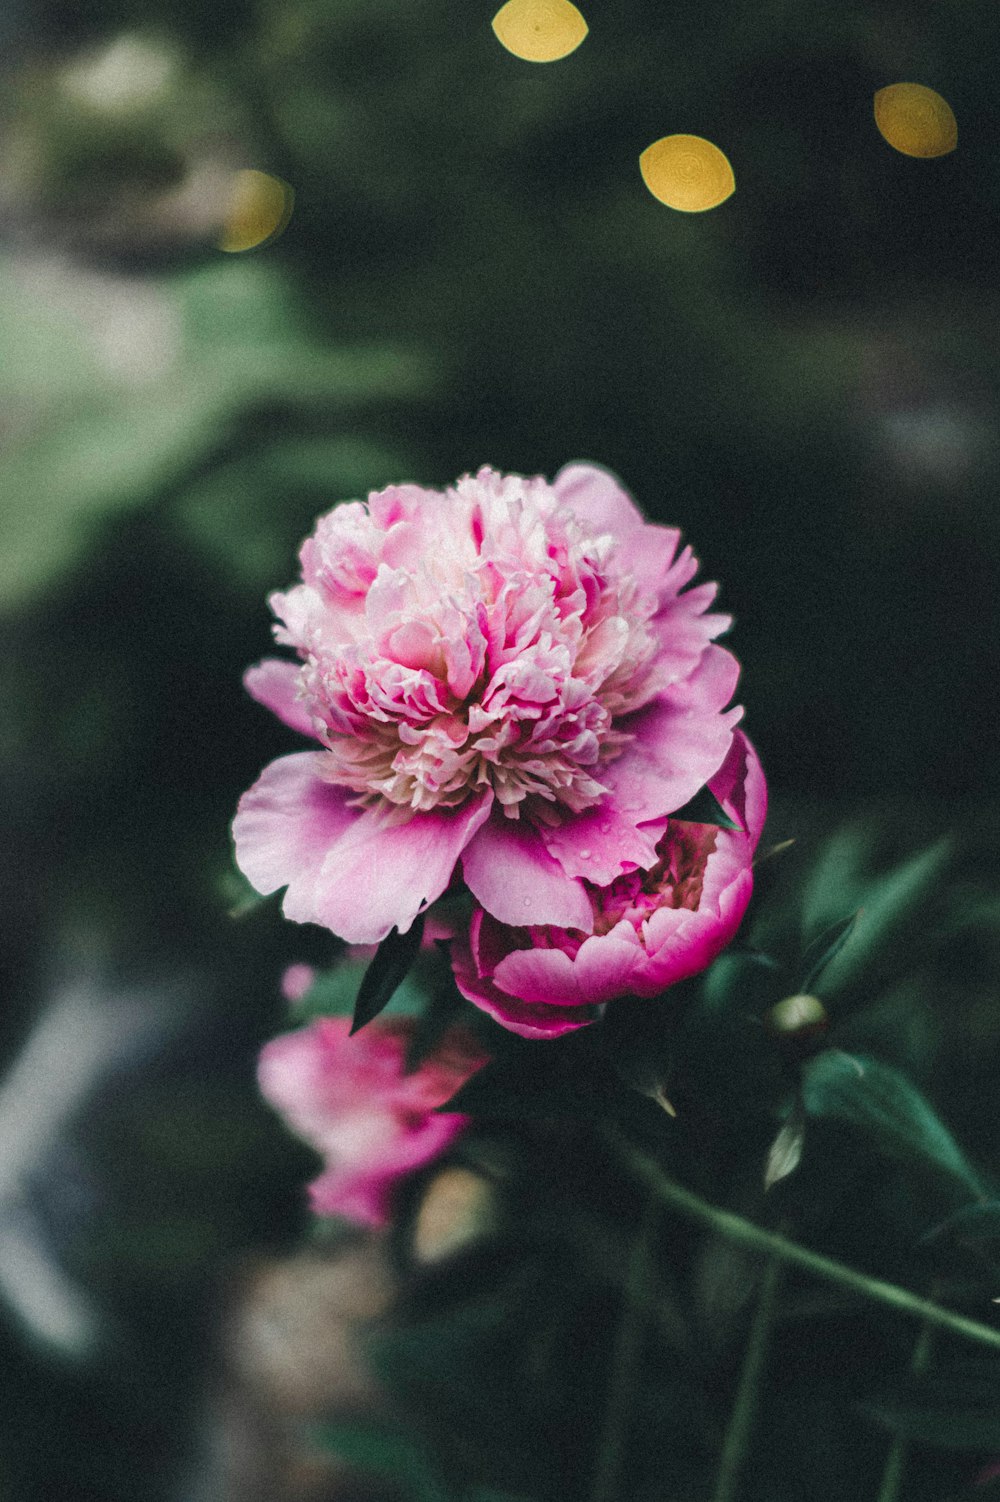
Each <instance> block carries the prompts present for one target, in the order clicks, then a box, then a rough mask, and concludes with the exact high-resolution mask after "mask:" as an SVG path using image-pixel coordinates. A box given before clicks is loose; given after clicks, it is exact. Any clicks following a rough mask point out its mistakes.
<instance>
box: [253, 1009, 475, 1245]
mask: <svg viewBox="0 0 1000 1502" xmlns="http://www.w3.org/2000/svg"><path fill="white" fill-rule="evenodd" d="M350 1026H351V1024H350V1021H349V1020H348V1019H347V1018H346V1017H322V1018H320V1019H319V1020H318V1021H316V1022H312V1023H310V1025H309V1026H308V1027H303V1028H300V1029H299V1030H298V1031H297V1032H294V1033H283V1034H282V1035H281V1036H280V1037H277V1038H272V1039H271V1041H270V1042H269V1043H265V1045H264V1047H263V1049H262V1050H261V1054H260V1060H259V1062H258V1065H257V1079H258V1082H259V1084H260V1089H261V1093H262V1094H263V1095H264V1097H265V1099H266V1100H267V1101H269V1102H270V1104H271V1105H272V1106H274V1107H275V1108H276V1109H277V1110H278V1111H280V1112H281V1114H282V1116H284V1118H285V1120H286V1122H287V1123H288V1125H289V1127H290V1128H291V1129H292V1131H293V1132H294V1133H295V1134H296V1135H297V1136H299V1137H301V1138H302V1140H303V1141H304V1142H308V1143H309V1144H310V1146H311V1147H314V1148H316V1150H317V1151H318V1152H319V1153H321V1154H322V1156H323V1158H324V1159H325V1160H326V1166H325V1168H324V1169H323V1172H322V1173H321V1174H320V1176H319V1178H318V1179H314V1180H313V1182H312V1184H310V1186H309V1194H310V1199H311V1202H312V1208H313V1209H314V1210H315V1212H316V1214H317V1215H340V1216H343V1217H344V1219H346V1220H353V1221H356V1222H357V1223H358V1224H360V1225H367V1226H382V1225H385V1224H386V1223H387V1221H388V1219H389V1203H390V1198H391V1194H392V1190H393V1187H394V1186H395V1184H396V1182H397V1180H398V1179H400V1178H402V1177H404V1175H406V1174H409V1173H413V1172H415V1170H416V1169H418V1168H422V1167H423V1165H424V1164H425V1163H429V1162H431V1160H432V1159H434V1158H436V1157H437V1156H438V1155H439V1154H440V1153H442V1152H443V1151H444V1149H445V1148H446V1147H447V1146H448V1144H449V1143H450V1142H452V1141H453V1140H454V1138H455V1137H457V1136H458V1134H459V1133H460V1132H461V1131H462V1130H463V1129H464V1127H465V1126H466V1124H467V1122H468V1117H467V1116H462V1115H459V1114H458V1113H457V1112H447V1113H436V1112H435V1107H436V1106H440V1105H443V1103H444V1102H445V1101H446V1100H448V1099H449V1098H450V1097H451V1096H452V1095H454V1093H455V1091H456V1090H457V1089H458V1087H459V1086H460V1085H462V1084H464V1083H465V1081H466V1080H467V1079H468V1078H469V1076H470V1075H472V1074H474V1073H475V1071H476V1070H477V1069H479V1068H480V1067H481V1066H482V1065H483V1064H484V1063H485V1062H486V1060H485V1058H484V1057H483V1056H482V1055H481V1054H479V1053H478V1052H477V1050H476V1048H475V1046H474V1044H473V1042H472V1039H471V1037H469V1035H467V1034H466V1033H465V1032H464V1031H461V1030H459V1029H452V1031H451V1032H450V1033H449V1034H447V1035H446V1036H445V1039H444V1040H443V1042H442V1043H441V1044H440V1045H439V1047H438V1049H437V1051H436V1053H435V1054H434V1055H433V1057H431V1058H429V1059H426V1060H425V1061H424V1063H422V1064H421V1065H420V1066H419V1068H417V1069H415V1070H414V1071H413V1073H412V1074H406V1073H405V1072H404V1062H405V1058H406V1049H407V1044H408V1043H409V1040H410V1037H411V1036H412V1032H413V1023H412V1022H411V1021H409V1020H406V1019H394V1020H393V1021H388V1020H376V1021H375V1022H372V1023H369V1025H368V1026H367V1027H366V1028H364V1029H362V1031H361V1032H359V1033H357V1034H356V1035H355V1036H354V1037H353V1038H352V1037H350Z"/></svg>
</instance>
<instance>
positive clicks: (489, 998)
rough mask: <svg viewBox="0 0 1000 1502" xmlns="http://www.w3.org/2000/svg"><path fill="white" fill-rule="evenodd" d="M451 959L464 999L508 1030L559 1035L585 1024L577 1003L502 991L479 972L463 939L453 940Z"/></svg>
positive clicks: (533, 1035) (538, 1035)
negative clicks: (527, 999)
mask: <svg viewBox="0 0 1000 1502" xmlns="http://www.w3.org/2000/svg"><path fill="white" fill-rule="evenodd" d="M451 961H452V969H453V971H454V974H455V984H456V985H457V986H458V989H459V990H460V991H461V993H462V995H463V996H464V997H465V998H466V1000H467V1001H471V1002H473V1003H474V1005H475V1006H477V1007H479V1008H480V1010H481V1011H483V1012H486V1013H487V1014H488V1015H489V1016H490V1017H493V1018H494V1019H495V1020H496V1021H497V1022H499V1023H500V1024H501V1026H503V1027H505V1028H507V1030H508V1032H512V1033H518V1034H520V1036H521V1037H522V1038H559V1037H561V1036H562V1035H563V1033H571V1032H573V1031H575V1029H576V1028H578V1027H586V1026H588V1024H589V1023H590V1021H591V1018H590V1016H589V1015H588V1014H586V1013H584V1014H583V1015H581V1013H580V1008H579V1006H573V1007H559V1006H548V1005H546V1004H542V1005H534V1004H533V1003H531V1002H524V1001H519V1000H518V999H517V998H516V997H514V996H507V995H505V993H504V992H503V991H500V990H498V989H497V987H496V986H495V985H494V984H493V982H492V981H491V980H490V979H489V978H488V977H486V976H483V975H481V974H480V973H479V971H478V969H477V966H476V964H475V961H474V959H473V957H472V952H471V950H470V948H469V945H468V943H467V942H466V941H465V940H464V939H462V940H459V941H456V943H455V944H454V946H453V948H452V955H451Z"/></svg>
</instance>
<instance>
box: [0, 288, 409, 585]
mask: <svg viewBox="0 0 1000 1502" xmlns="http://www.w3.org/2000/svg"><path fill="white" fill-rule="evenodd" d="M431 379H432V370H431V366H430V365H429V364H428V362H427V361H426V360H424V359H422V358H421V357H419V356H418V355H417V354H416V353H415V352H414V351H413V350H412V349H403V348H399V347H393V346H390V345H388V344H372V343H367V344H360V343H359V344H354V345H352V346H350V347H340V348H338V347H336V346H333V347H331V346H330V345H329V344H328V343H326V342H323V341H321V339H320V338H319V337H317V335H316V332H315V331H314V329H313V328H312V327H311V326H310V323H309V321H308V319H307V318H306V316H305V314H304V313H303V311H302V309H301V307H300V305H299V303H298V301H297V299H296V297H295V295H294V294H293V292H292V290H291V286H290V283H289V282H288V281H287V279H286V278H285V277H284V276H283V274H282V272H281V270H280V268H279V267H278V266H277V265H276V264H275V263H273V262H270V263H264V262H261V261H252V260H249V261H243V260H241V261H238V262H226V264H225V265H219V264H211V265H208V266H202V267H199V268H197V269H195V270H194V271H186V272H182V273H176V274H173V275H170V276H164V277H162V278H161V279H159V280H158V281H152V280H149V279H144V280H141V281H140V280H138V279H136V280H135V281H129V280H125V279H121V278H119V279H111V278H100V277H98V276H96V275H95V274H93V273H86V272H81V271H76V270H73V269H70V268H66V267H51V266H49V265H48V264H47V263H46V264H44V265H34V264H33V263H25V264H21V263H19V262H13V261H7V262H6V263H0V403H2V405H3V408H4V413H5V431H4V435H3V443H2V447H0V531H2V534H3V537H4V547H3V551H2V555H0V602H2V603H3V604H4V605H7V604H13V603H20V602H22V601H24V600H26V599H27V598H28V597H29V596H30V595H31V594H32V593H33V592H35V591H37V590H38V589H39V588H40V587H42V586H43V585H45V584H46V583H47V582H48V581H49V580H50V579H52V578H54V577H55V576H56V575H57V574H58V573H60V572H61V571H63V570H64V569H65V568H66V567H68V566H69V565H70V564H71V563H72V561H73V559H74V558H75V557H76V556H77V555H78V554H79V553H80V551H81V550H82V549H83V548H84V547H85V546H86V544H87V541H88V535H89V534H88V524H89V523H91V522H92V521H93V520H94V519H96V518H98V517H101V516H107V515H111V514H114V513H116V512H120V511H125V510H128V509H135V508H137V507H139V506H142V505H144V504H146V503H147V502H148V501H150V500H151V499H152V498H153V497H154V496H156V495H158V494H161V493H163V492H164V491H165V490H167V489H169V488H170V487H172V486H175V485H177V484H178V483H180V482H182V481H183V480H184V479H185V477H188V476H191V475H193V474H195V473H197V471H198V469H199V467H200V466H201V465H203V464H204V462H205V461H206V459H207V458H209V457H210V455H211V454H212V452H213V449H215V448H216V447H217V446H218V445H219V444H220V443H221V442H222V441H223V440H224V439H227V438H229V437H230V436H231V432H232V428H233V425H234V424H237V423H238V422H239V421H240V420H242V419H245V418H247V417H249V416H250V415H251V414H252V413H253V411H254V410H255V409H257V408H259V407H260V406H262V405H270V406H273V405H275V404H277V405H279V406H280V405H285V406H291V407H294V408H296V409H301V410H306V411H309V410H312V411H313V412H315V413H316V414H317V415H318V414H319V413H321V412H322V413H324V414H326V417H327V421H328V420H329V414H330V413H331V412H333V413H336V414H344V415H347V414H350V415H351V416H352V418H353V416H354V415H355V414H356V413H357V412H358V410H359V409H360V408H361V407H363V406H364V405H365V404H368V403H371V402H372V401H373V400H374V399H378V400H380V401H381V400H385V399H392V400H398V399H405V398H410V397H413V396H415V395H417V394H419V393H423V392H424V391H425V390H426V389H427V386H428V384H429V383H430V381H431ZM336 499H337V497H336V495H334V496H331V501H332V500H336Z"/></svg>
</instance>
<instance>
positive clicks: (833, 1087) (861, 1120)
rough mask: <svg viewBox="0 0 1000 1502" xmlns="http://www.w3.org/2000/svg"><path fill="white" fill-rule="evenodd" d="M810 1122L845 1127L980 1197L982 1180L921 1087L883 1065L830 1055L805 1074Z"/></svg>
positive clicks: (811, 1063)
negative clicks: (815, 1119) (819, 1119)
mask: <svg viewBox="0 0 1000 1502" xmlns="http://www.w3.org/2000/svg"><path fill="white" fill-rule="evenodd" d="M802 1098H803V1103H804V1106H805V1110H806V1115H807V1116H815V1117H825V1118H830V1119H833V1120H837V1121H842V1122H845V1123H846V1124H847V1125H848V1126H851V1127H855V1128H857V1129H858V1130H860V1131H862V1132H864V1133H866V1134H867V1135H869V1136H870V1137H871V1138H872V1139H873V1141H874V1142H875V1143H876V1144H877V1146H878V1147H879V1148H880V1149H881V1150H882V1151H883V1152H885V1153H888V1154H889V1155H890V1156H891V1157H895V1158H900V1159H903V1160H904V1161H907V1162H911V1163H916V1164H919V1165H921V1166H923V1167H926V1168H931V1169H935V1170H937V1171H938V1172H940V1173H942V1174H944V1175H946V1176H947V1177H948V1178H949V1179H951V1180H952V1181H954V1182H956V1183H959V1184H961V1185H963V1186H964V1187H965V1188H966V1189H967V1190H968V1191H969V1192H970V1193H972V1194H974V1195H980V1194H981V1193H982V1188H981V1185H980V1181H979V1177H978V1175H977V1174H976V1172H975V1170H974V1169H973V1168H972V1166H971V1165H970V1164H969V1162H968V1161H967V1159H966V1157H965V1154H964V1153H963V1152H962V1149H961V1148H960V1147H959V1145H958V1143H957V1142H956V1141H955V1139H954V1137H953V1136H952V1135H951V1133H950V1132H949V1130H948V1128H947V1127H946V1126H945V1124H944V1122H943V1121H942V1120H941V1118H940V1117H939V1116H938V1114H937V1112H936V1111H935V1110H934V1108H933V1107H932V1106H931V1105H930V1103H929V1102H928V1101H927V1100H926V1099H925V1098H924V1096H923V1094H922V1093H921V1092H920V1090H918V1088H917V1086H916V1085H914V1084H913V1083H912V1082H911V1081H910V1080H908V1079H907V1078H906V1077H905V1075H902V1074H900V1073H899V1071H898V1070H896V1069H893V1068H892V1067H891V1066H890V1065H888V1064H882V1063H880V1062H879V1061H878V1060H877V1059H872V1058H867V1057H860V1058H855V1057H854V1056H853V1055H851V1054H846V1053H842V1052H841V1051H840V1050H839V1049H826V1050H825V1051H824V1052H823V1053H820V1054H817V1055H816V1056H815V1058H812V1059H810V1060H809V1062H808V1063H807V1064H806V1065H805V1066H804V1068H803V1071H802Z"/></svg>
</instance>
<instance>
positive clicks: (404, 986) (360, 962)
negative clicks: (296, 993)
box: [294, 954, 434, 1022]
mask: <svg viewBox="0 0 1000 1502" xmlns="http://www.w3.org/2000/svg"><path fill="white" fill-rule="evenodd" d="M432 960H433V957H432V956H430V955H426V954H419V955H418V956H417V958H416V960H415V962H414V964H413V965H412V967H411V969H410V971H409V973H408V974H407V975H406V976H405V978H404V979H403V980H402V981H401V982H400V984H399V985H398V986H397V988H396V991H395V992H394V994H393V996H392V999H391V1001H389V1002H388V1003H387V1004H386V1006H385V1008H384V1009H383V1011H384V1015H387V1016H391V1017H416V1016H419V1015H420V1014H421V1013H422V1012H423V1011H424V1009H425V1007H426V1006H427V1003H428V999H429V997H430V995H431V990H432V987H433V984H434V976H433V974H432V973H431V971H432ZM368 963H369V962H368V960H366V959H348V958H346V957H345V958H344V959H342V960H340V961H339V962H338V963H337V964H335V965H332V966H331V967H330V969H329V970H321V971H320V972H319V973H318V974H317V976H316V978H315V980H314V981H313V983H312V985H311V986H310V987H309V990H308V991H307V992H306V993H305V995H304V996H303V997H301V999H300V1000H299V1001H297V1002H296V1003H295V1007H294V1011H295V1017H296V1020H297V1021H303V1022H304V1021H308V1020H309V1019H310V1018H312V1017H350V1016H351V1015H352V1014H353V1012H354V1004H355V1001H356V1000H357V995H358V990H359V988H360V986H361V984H362V981H363V980H364V977H365V972H366V970H367V969H368Z"/></svg>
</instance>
